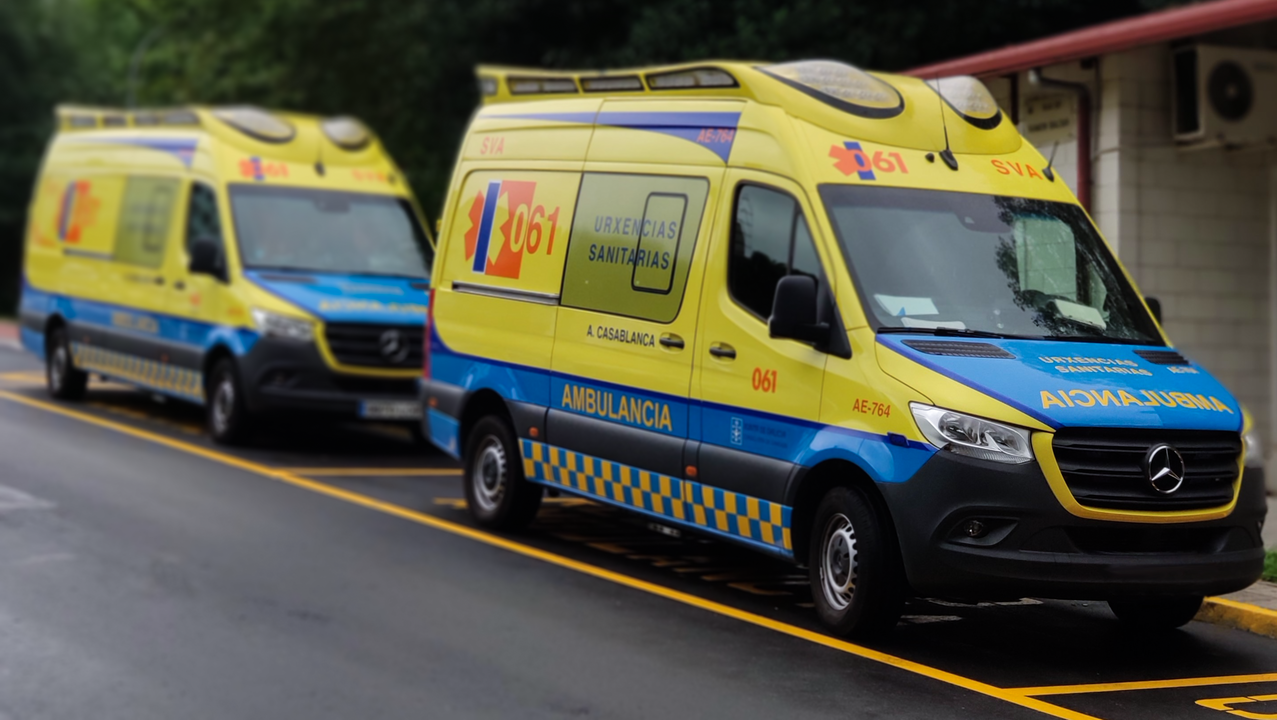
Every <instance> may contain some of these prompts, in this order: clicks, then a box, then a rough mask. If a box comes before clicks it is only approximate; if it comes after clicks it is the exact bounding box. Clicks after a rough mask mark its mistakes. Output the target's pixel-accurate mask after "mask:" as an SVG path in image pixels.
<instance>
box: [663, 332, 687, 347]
mask: <svg viewBox="0 0 1277 720" xmlns="http://www.w3.org/2000/svg"><path fill="white" fill-rule="evenodd" d="M660 342H661V345H662V346H664V347H667V348H670V349H671V350H682V349H683V347H684V344H683V338H681V337H679V336H677V335H675V334H674V333H665V334H664V335H662V336H661V341H660Z"/></svg>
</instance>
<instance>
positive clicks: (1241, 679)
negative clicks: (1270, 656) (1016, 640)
mask: <svg viewBox="0 0 1277 720" xmlns="http://www.w3.org/2000/svg"><path fill="white" fill-rule="evenodd" d="M1264 682H1277V673H1259V674H1257V675H1220V676H1218V677H1196V678H1178V679H1174V680H1146V681H1135V682H1118V683H1093V684H1090V685H1055V686H1047V687H1026V688H1012V689H1011V691H1012V692H1017V693H1020V694H1021V695H1028V696H1031V697H1037V696H1039V695H1085V694H1089V693H1104V692H1122V691H1124V690H1162V689H1169V688H1188V687H1208V686H1211V685H1242V684H1245V683H1264Z"/></svg>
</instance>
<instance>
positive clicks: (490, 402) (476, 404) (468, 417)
mask: <svg viewBox="0 0 1277 720" xmlns="http://www.w3.org/2000/svg"><path fill="white" fill-rule="evenodd" d="M488 415H497V416H499V417H501V418H503V419H504V420H505V421H506V424H507V425H508V426H509V427H510V429H511V431H512V432H513V430H514V419H513V416H512V415H511V414H510V407H509V406H508V405H506V401H505V398H503V397H502V396H501V394H500V393H498V392H497V391H496V390H493V389H492V388H480V389H478V390H475V391H474V392H471V393H468V394H467V395H466V398H465V399H464V400H463V401H462V404H461V416H460V417H459V418H458V422H457V446H458V448H459V449H460V451H461V453H462V455H463V456H464V454H465V448H466V443H467V442H469V440H470V431H471V430H472V429H474V426H475V423H477V422H479V420H481V419H483V418H485V417H487V416H488ZM515 437H518V435H517V434H516V435H515Z"/></svg>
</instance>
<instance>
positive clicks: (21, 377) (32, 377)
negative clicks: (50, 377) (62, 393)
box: [0, 370, 44, 383]
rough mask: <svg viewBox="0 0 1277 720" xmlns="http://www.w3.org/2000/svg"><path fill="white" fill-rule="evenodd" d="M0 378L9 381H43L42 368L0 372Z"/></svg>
mask: <svg viewBox="0 0 1277 720" xmlns="http://www.w3.org/2000/svg"><path fill="white" fill-rule="evenodd" d="M0 380H8V381H9V382H34V383H43V382H44V371H42V370H17V371H14V372H7V373H0Z"/></svg>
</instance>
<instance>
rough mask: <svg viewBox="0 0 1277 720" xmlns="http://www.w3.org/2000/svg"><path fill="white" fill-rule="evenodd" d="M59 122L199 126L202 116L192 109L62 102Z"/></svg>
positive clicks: (86, 126) (76, 126)
mask: <svg viewBox="0 0 1277 720" xmlns="http://www.w3.org/2000/svg"><path fill="white" fill-rule="evenodd" d="M54 115H55V117H56V118H57V120H58V125H59V126H60V127H61V128H62V129H65V130H94V129H97V128H123V127H130V126H132V127H163V126H169V127H172V126H188V127H189V126H192V125H199V124H200V118H199V115H198V114H197V113H196V112H195V111H194V110H192V109H190V108H166V109H154V110H122V109H119V108H101V107H83V106H76V105H59V106H58V107H57V108H56V109H55V110H54Z"/></svg>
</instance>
